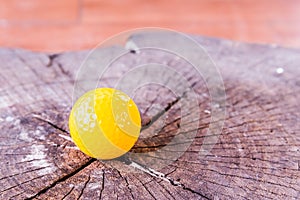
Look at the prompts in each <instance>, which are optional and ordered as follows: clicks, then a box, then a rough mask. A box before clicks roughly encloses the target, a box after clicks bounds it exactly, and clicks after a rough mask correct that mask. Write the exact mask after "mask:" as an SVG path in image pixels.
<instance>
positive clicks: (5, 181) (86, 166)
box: [0, 35, 300, 199]
mask: <svg viewBox="0 0 300 200" xmlns="http://www.w3.org/2000/svg"><path fill="white" fill-rule="evenodd" d="M142 38H143V35H139V36H134V37H132V38H131V40H132V41H133V42H135V43H136V44H137V45H138V42H139V40H141V39H142ZM195 39H196V40H197V41H198V42H199V43H200V44H202V45H203V46H204V47H205V48H206V49H207V51H208V53H209V54H210V56H211V57H212V58H213V60H214V61H215V62H216V64H217V65H218V67H219V70H220V72H221V74H222V77H223V79H224V83H225V88H226V95H227V101H226V102H227V104H226V110H227V112H226V113H227V114H226V121H225V125H224V128H223V131H222V134H221V135H220V137H219V140H218V142H217V143H216V144H215V145H214V146H213V149H212V151H211V152H210V153H209V154H208V155H207V156H205V157H204V158H199V156H198V151H199V149H200V146H201V144H202V142H203V138H204V137H205V136H206V132H207V128H208V124H209V121H210V114H209V112H206V113H205V112H204V110H210V106H211V105H210V102H209V94H208V91H207V88H206V86H205V84H204V83H205V82H204V80H202V78H201V77H199V76H194V75H193V73H192V71H191V70H187V69H188V64H187V63H186V62H184V61H182V60H177V59H174V57H172V56H170V55H168V54H166V53H163V52H156V51H142V52H140V53H138V54H137V53H128V54H126V56H124V57H123V58H121V59H120V60H118V61H117V62H116V63H114V65H113V66H112V68H111V71H108V72H107V73H106V75H105V76H104V79H103V81H102V82H100V83H99V85H100V86H102V87H104V86H114V83H115V81H117V80H118V79H119V78H120V77H122V75H123V74H122V73H123V72H125V71H127V70H128V69H130V68H131V67H132V66H136V65H138V64H142V63H147V62H149V61H152V62H154V61H155V62H159V63H164V64H168V65H169V66H170V67H173V68H174V69H176V70H177V71H180V72H182V74H184V75H185V77H186V78H187V79H188V80H189V82H190V84H191V85H193V88H194V89H195V90H196V91H197V92H198V94H199V96H198V100H199V108H200V110H201V112H202V113H201V114H200V120H199V125H198V121H197V122H196V121H193V119H194V118H193V108H190V107H188V104H187V102H188V100H189V99H188V97H186V96H184V95H183V96H182V97H181V98H180V99H179V98H178V97H176V96H175V95H173V94H172V93H170V91H168V90H167V89H165V88H162V87H159V86H156V85H150V86H147V87H144V88H142V89H141V90H140V91H138V94H139V95H137V96H136V97H135V101H136V103H137V104H138V106H139V108H140V110H141V114H142V117H143V124H144V126H145V127H146V126H147V124H151V123H150V121H151V119H155V120H156V121H155V122H154V123H153V124H151V125H150V126H149V127H148V126H147V128H145V130H144V131H143V132H142V134H141V136H142V137H141V139H140V140H139V141H138V142H137V144H136V145H135V147H134V148H133V149H132V152H150V153H153V154H149V156H151V155H153V156H154V157H155V150H157V149H158V148H160V147H161V146H163V145H165V144H167V143H168V142H169V139H170V138H172V137H173V136H174V135H176V130H177V129H178V124H179V122H180V120H181V119H180V115H179V113H180V112H181V111H184V109H186V111H190V112H186V115H185V117H186V118H187V119H189V123H188V124H182V125H181V128H182V130H187V131H186V132H187V134H188V133H189V131H191V130H194V129H199V130H198V133H197V136H196V138H195V140H194V141H193V143H192V145H191V146H190V148H189V149H188V150H187V151H186V152H183V153H184V154H183V155H182V156H181V157H180V158H179V159H178V160H176V161H175V162H173V163H171V164H170V165H168V166H166V167H164V168H162V169H160V170H159V172H161V173H163V174H164V175H163V177H161V178H159V177H155V173H152V174H151V173H146V172H144V171H143V170H141V169H138V168H135V167H133V166H132V163H131V162H130V157H126V156H125V158H123V159H120V160H116V161H109V162H100V161H97V160H94V159H91V158H88V157H87V156H85V155H84V154H83V153H81V152H80V151H78V150H77V149H76V148H75V146H74V144H73V143H72V142H71V141H68V140H67V139H66V138H67V136H68V135H69V134H68V123H67V121H68V114H69V111H70V109H71V100H72V92H73V84H74V80H75V74H76V71H77V70H78V68H79V66H80V64H81V62H82V61H83V59H84V58H85V57H86V55H87V53H88V52H70V53H62V54H57V55H51V56H49V55H46V54H43V53H33V52H29V51H25V50H15V49H1V50H0V61H1V64H0V70H1V76H0V84H1V92H0V127H1V133H0V137H1V141H0V154H1V157H0V160H1V163H2V165H1V168H0V184H1V185H2V188H1V189H0V197H1V199H9V198H12V199H24V198H37V199H46V198H48V199H63V198H65V199H74V198H82V199H88V198H90V199H95V198H99V197H101V198H103V199H115V198H121V199H133V198H135V199H154V198H157V199H214V198H220V199H232V198H236V199H299V198H300V170H299V164H300V163H299V162H300V150H299V146H300V127H299V117H300V106H299V104H298V102H299V99H300V95H299V89H300V82H299V75H300V68H299V66H298V65H299V64H300V51H299V50H294V49H285V48H281V47H274V46H262V45H250V44H243V43H238V42H231V41H226V40H216V39H210V38H202V37H195ZM116 48H121V47H116ZM277 68H283V69H284V72H283V73H277V72H276V69H277ZM116 72H122V73H116ZM145 73H146V72H145ZM145 75H147V74H145ZM83 81H88V80H83ZM152 105H159V106H160V107H159V108H160V110H159V109H158V110H155V109H154V110H152V109H149V108H151V106H152ZM180 105H186V107H184V108H183V107H180ZM163 108H168V109H167V111H166V112H165V113H164V114H161V111H162V110H163ZM166 116H168V117H167V118H166ZM164 120H166V123H165V126H164V127H161V124H162V123H163V121H164ZM196 125H197V126H196ZM159 128H163V129H162V130H161V131H158V132H155V130H159ZM153 133H157V135H153ZM179 153H181V152H179ZM148 159H150V160H151V159H155V158H153V157H149V158H148ZM156 159H157V158H156ZM157 160H159V158H158V159H157ZM141 162H142V160H141Z"/></svg>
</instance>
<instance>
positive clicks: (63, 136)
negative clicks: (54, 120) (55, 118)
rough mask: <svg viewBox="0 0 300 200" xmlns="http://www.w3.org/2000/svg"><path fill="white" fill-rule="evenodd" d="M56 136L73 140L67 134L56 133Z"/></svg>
mask: <svg viewBox="0 0 300 200" xmlns="http://www.w3.org/2000/svg"><path fill="white" fill-rule="evenodd" d="M58 136H59V137H62V138H64V139H65V140H68V141H71V142H73V140H72V138H71V137H69V136H67V135H62V134H58Z"/></svg>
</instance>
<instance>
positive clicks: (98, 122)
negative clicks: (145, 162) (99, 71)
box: [69, 88, 141, 160]
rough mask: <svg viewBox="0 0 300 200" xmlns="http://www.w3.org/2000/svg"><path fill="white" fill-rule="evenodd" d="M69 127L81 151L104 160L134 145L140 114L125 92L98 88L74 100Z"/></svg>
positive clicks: (120, 153)
mask: <svg viewBox="0 0 300 200" xmlns="http://www.w3.org/2000/svg"><path fill="white" fill-rule="evenodd" d="M69 128H70V134H71V137H72V139H73V141H74V143H75V144H76V145H77V146H78V148H79V149H80V150H81V151H82V152H84V153H85V154H87V155H89V156H90V157H93V158H98V159H104V160H106V159H113V158H117V157H120V156H122V155H123V154H125V153H126V152H128V151H129V150H130V149H131V148H132V147H133V145H134V144H135V142H136V141H137V139H138V137H139V134H140V128H141V118H140V113H139V110H138V108H137V106H136V104H135V103H134V102H133V100H132V99H131V98H130V97H129V96H128V95H126V94H125V93H123V92H121V91H119V90H116V89H113V88H97V89H95V90H91V91H89V92H87V93H85V94H84V95H82V96H81V97H80V98H79V99H78V100H77V101H76V103H75V104H74V106H73V108H72V110H71V113H70V117H69Z"/></svg>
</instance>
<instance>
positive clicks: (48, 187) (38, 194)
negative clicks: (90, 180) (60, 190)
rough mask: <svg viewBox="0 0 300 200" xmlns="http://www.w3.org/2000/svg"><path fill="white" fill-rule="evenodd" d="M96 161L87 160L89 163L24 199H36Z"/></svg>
mask: <svg viewBox="0 0 300 200" xmlns="http://www.w3.org/2000/svg"><path fill="white" fill-rule="evenodd" d="M95 161H96V159H95V158H91V159H89V161H87V162H86V163H85V164H83V165H81V166H80V167H78V168H77V169H75V170H74V171H72V172H71V173H69V174H66V175H64V176H62V177H60V178H58V179H57V180H55V181H54V182H52V183H51V184H50V185H48V186H46V187H45V188H44V189H42V190H40V191H39V192H38V193H36V194H35V195H33V196H31V197H28V198H26V200H30V199H34V198H37V197H38V196H40V195H41V194H44V193H46V192H47V191H48V190H49V189H51V188H53V187H55V186H56V185H57V184H59V183H61V182H64V181H65V180H67V179H69V178H71V177H72V176H74V175H76V174H77V173H79V172H80V171H82V170H83V169H85V168H86V167H88V166H89V165H91V164H92V163H93V162H95Z"/></svg>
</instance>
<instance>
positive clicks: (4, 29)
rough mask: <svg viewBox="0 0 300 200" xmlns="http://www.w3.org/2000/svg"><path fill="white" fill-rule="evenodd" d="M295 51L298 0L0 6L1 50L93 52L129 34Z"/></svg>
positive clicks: (82, 0) (63, 1)
mask: <svg viewBox="0 0 300 200" xmlns="http://www.w3.org/2000/svg"><path fill="white" fill-rule="evenodd" d="M149 26H151V27H162V28H170V29H174V30H178V31H182V32H186V33H193V34H198V35H204V36H212V37H220V38H227V39H233V40H238V41H245V42H255V43H276V44H279V45H282V46H289V47H300V37H299V36H300V1H299V0H262V1H255V0H186V1H180V0H174V1H167V0H152V1H150V0H149V1H139V0H127V1H121V0H112V1H104V0H100V1H97V0H23V1H22V0H0V46H2V47H3V46H5V47H21V48H26V49H31V50H35V51H47V52H58V51H65V50H79V49H87V48H93V47H94V46H95V45H97V44H98V43H100V42H101V41H103V40H105V39H106V38H108V37H110V36H112V35H114V34H117V33H119V32H121V31H125V30H128V29H132V28H141V27H149Z"/></svg>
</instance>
